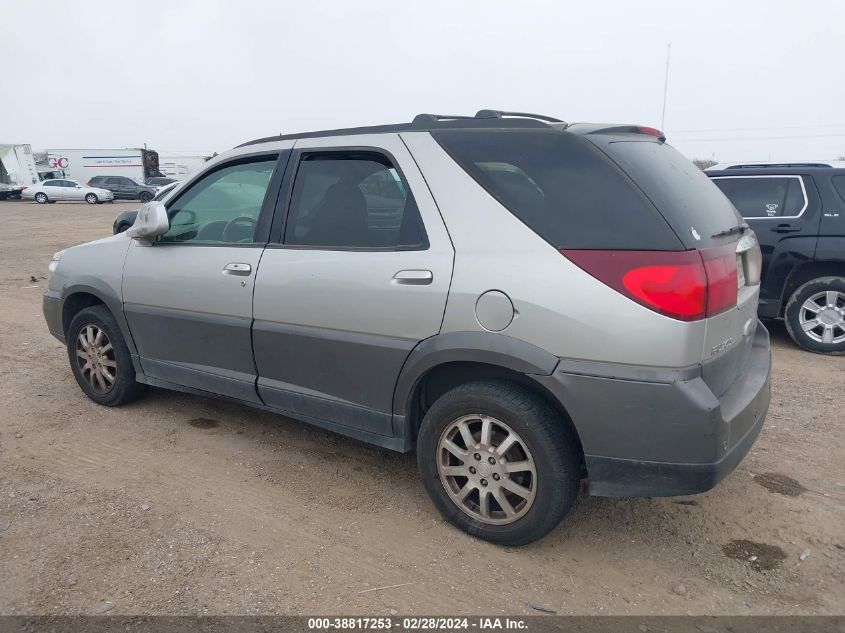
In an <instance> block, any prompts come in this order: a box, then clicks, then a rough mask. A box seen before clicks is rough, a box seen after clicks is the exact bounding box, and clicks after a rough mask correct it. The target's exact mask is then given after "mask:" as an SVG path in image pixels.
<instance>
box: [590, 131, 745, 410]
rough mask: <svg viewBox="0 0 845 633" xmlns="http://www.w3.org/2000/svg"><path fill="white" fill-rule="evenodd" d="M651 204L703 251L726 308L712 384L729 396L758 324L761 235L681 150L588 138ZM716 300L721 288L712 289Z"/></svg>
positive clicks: (707, 355) (714, 322)
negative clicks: (759, 237) (750, 227)
mask: <svg viewBox="0 0 845 633" xmlns="http://www.w3.org/2000/svg"><path fill="white" fill-rule="evenodd" d="M586 138H588V139H589V140H590V141H592V142H593V143H595V144H596V145H597V146H598V147H599V148H600V149H601V150H602V151H603V152H605V154H607V156H608V157H610V158H611V160H613V161H614V162H615V163H616V164H617V165H618V166H619V167H620V168H621V169H622V170H623V171H624V172H625V173H626V174H627V175H628V176H629V177H630V178H631V180H633V181H634V182H635V183H636V185H637V187H638V188H639V189H640V190H642V192H643V193H644V194H645V195H646V196H647V197H648V198H649V200H651V202H652V203H653V204H654V206H655V207H656V208H657V210H658V211H659V212H660V214H661V215H662V216H663V217H664V218H665V219H666V221H667V222H668V223H669V225H670V226H671V227H672V229H673V231H674V232H675V234H676V235H677V236H678V238H679V239H680V240H681V242H683V244H684V246H685V247H686V248H689V249H696V250H698V251H699V252H700V253H701V255H702V258H703V259H704V262H705V267H706V268H708V270H707V274H708V278H709V277H711V276H712V275H715V276H717V277H718V278H719V279H720V280H721V281H720V282H719V285H718V286H717V288H716V289H715V292H716V293H719V294H720V297H719V298H718V301H719V305H718V306H716V307H715V309H713V310H712V313H711V314H708V315H707V318H706V331H705V338H704V345H703V347H702V350H701V359H702V361H707V362H705V364H704V366H705V374H706V375H705V380H706V381H707V382H708V384H709V386H710V388H711V389H712V390H713V391H714V392H715V393H716V395H721V393H723V392H724V391H725V390H726V389H727V388H728V387H729V386H730V384H731V383H732V381H733V379H734V378H735V377H736V374H737V372H738V371H740V370H741V368H742V366H743V365H744V363H745V360H746V358H747V356H748V354H749V353H750V350H751V342H752V340H753V334H754V331H755V329H756V325H757V299H758V295H759V284H760V267H761V253H760V248H759V245H758V244H757V239H756V237H755V236H754V233H753V231H751V229H749V228H748V225H747V224H745V222H744V221H743V219H742V217H741V216H740V215H739V213H737V211H736V209H735V208H734V206H733V204H731V202H730V201H729V200H728V199H727V198H726V197H725V196H724V194H722V192H721V191H719V189H718V188H717V187H715V186H713V183H712V182H711V181H710V179H709V178H708V177H707V176H706V175H705V174H704V173H703V172H702V171H701V170H700V169H699V168H698V167H696V166H695V165H693V164H692V163H691V162H690V161H689V160H687V159H686V158H684V157H683V156H682V155H681V154H680V153H679V152H678V151H677V150H675V149H674V148H673V147H671V146H670V145H667V144H666V143H665V142H664V141H663V140H661V139H660V138H657V137H651V138H649V136H648V135H644V134H637V133H634V134H631V133H628V134H624V133H623V134H614V133H611V134H603V133H591V134H588V135H586ZM709 291H710V292H711V297H710V299H711V301H712V300H713V297H712V293H713V292H714V288H713V286H712V283H711V284H709Z"/></svg>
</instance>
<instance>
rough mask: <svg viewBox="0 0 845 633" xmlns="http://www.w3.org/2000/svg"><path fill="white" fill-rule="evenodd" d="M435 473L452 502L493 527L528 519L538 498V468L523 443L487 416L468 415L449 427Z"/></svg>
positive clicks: (506, 428)
mask: <svg viewBox="0 0 845 633" xmlns="http://www.w3.org/2000/svg"><path fill="white" fill-rule="evenodd" d="M437 471H438V473H439V475H440V481H441V483H442V484H443V487H444V488H445V489H446V492H447V493H448V495H449V497H450V498H451V500H452V502H453V503H455V505H457V506H458V507H459V508H460V509H461V510H463V511H464V512H465V513H466V514H468V515H469V516H471V517H472V518H474V519H476V520H478V521H481V522H483V523H487V524H490V525H505V524H507V523H513V522H514V521H517V520H519V519H520V518H522V517H523V516H525V514H526V513H527V512H528V511H529V510H530V509H531V505H532V504H533V503H534V498H535V496H536V493H537V468H536V466H535V464H534V459H533V458H532V456H531V452H530V451H529V450H528V446H527V445H526V444H525V441H524V440H523V439H522V438H521V437H520V436H519V435H518V434H517V433H516V432H515V431H514V430H513V429H512V428H510V427H509V426H508V425H507V424H505V423H504V422H502V421H501V420H497V419H496V418H494V417H491V416H488V415H483V414H472V415H464V416H461V417H459V418H457V419H456V420H453V421H452V422H451V423H450V424H449V425H448V426H447V427H446V429H445V431H443V434H442V435H441V436H440V441H439V442H438V444H437Z"/></svg>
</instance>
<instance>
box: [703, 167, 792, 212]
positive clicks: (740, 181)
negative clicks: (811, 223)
mask: <svg viewBox="0 0 845 633" xmlns="http://www.w3.org/2000/svg"><path fill="white" fill-rule="evenodd" d="M713 182H714V183H715V184H716V186H717V187H719V189H721V190H722V193H724V194H725V195H726V196H727V197H728V199H729V200H730V201H731V202H733V205H734V206H735V207H736V209H737V211H739V212H740V214H741V215H742V217H744V218H780V217H794V216H796V215H800V214H801V212H802V211H803V209H804V207H805V206H806V204H807V199H806V197H805V195H804V190H803V188H802V187H801V177H800V176H774V177H772V176H760V177H754V176H743V177H738V178H736V177H735V178H730V177H728V178H714V179H713Z"/></svg>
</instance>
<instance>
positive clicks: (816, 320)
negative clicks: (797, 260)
mask: <svg viewBox="0 0 845 633" xmlns="http://www.w3.org/2000/svg"><path fill="white" fill-rule="evenodd" d="M784 320H785V321H786V329H787V331H788V332H789V335H790V336H791V337H792V340H793V341H795V342H796V343H798V345H800V346H801V347H803V348H804V349H806V350H809V351H811V352H816V353H817V354H845V277H820V278H818V279H813V280H811V281H808V282H807V283H805V284H804V285H802V286H801V287H800V288H798V290H796V291H795V292H793V293H792V296H791V297H790V298H789V301H788V302H787V304H786V310H785V312H784Z"/></svg>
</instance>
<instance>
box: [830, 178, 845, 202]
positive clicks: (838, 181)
mask: <svg viewBox="0 0 845 633" xmlns="http://www.w3.org/2000/svg"><path fill="white" fill-rule="evenodd" d="M831 180H832V181H833V186H834V187H835V188H836V193H838V194H839V197H840V198H842V201H843V202H845V176H834V177H833V178H832V179H831Z"/></svg>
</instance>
